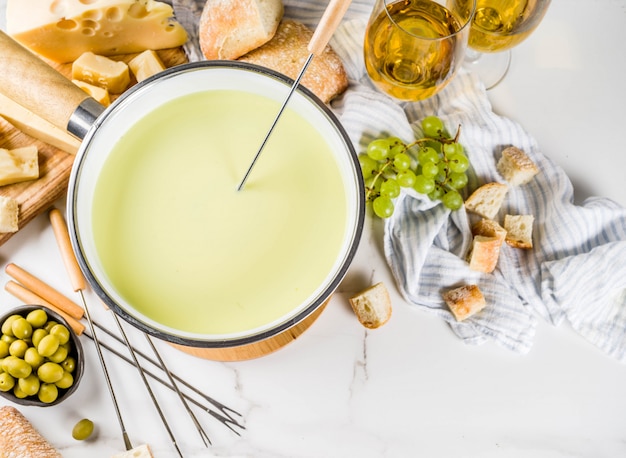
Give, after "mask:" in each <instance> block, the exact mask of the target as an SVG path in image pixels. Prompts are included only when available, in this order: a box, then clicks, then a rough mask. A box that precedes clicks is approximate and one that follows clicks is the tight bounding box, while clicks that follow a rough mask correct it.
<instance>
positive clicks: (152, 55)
mask: <svg viewBox="0 0 626 458" xmlns="http://www.w3.org/2000/svg"><path fill="white" fill-rule="evenodd" d="M128 67H129V68H130V71H131V72H133V75H135V78H136V79H137V82H141V81H143V80H145V79H146V78H149V77H150V76H152V75H156V74H157V73H159V72H162V71H163V70H165V65H163V62H162V61H161V59H160V58H159V55H158V54H157V53H156V52H154V51H153V50H152V49H148V50H146V51H144V52H142V53H141V54H139V55H138V56H137V57H134V58H133V59H132V60H131V61H130V62H128Z"/></svg>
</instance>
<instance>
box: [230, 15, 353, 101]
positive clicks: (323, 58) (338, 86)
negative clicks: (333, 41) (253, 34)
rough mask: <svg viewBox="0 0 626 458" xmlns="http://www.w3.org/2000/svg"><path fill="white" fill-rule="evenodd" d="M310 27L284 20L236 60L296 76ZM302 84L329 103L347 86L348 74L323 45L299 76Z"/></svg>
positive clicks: (338, 59)
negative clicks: (271, 33) (258, 45)
mask: <svg viewBox="0 0 626 458" xmlns="http://www.w3.org/2000/svg"><path fill="white" fill-rule="evenodd" d="M312 36H313V31H312V30H311V29H309V28H308V27H306V26H305V25H304V24H302V23H300V22H296V21H291V20H284V21H282V22H281V23H280V25H279V26H278V30H277V31H276V34H275V35H274V37H273V38H272V39H271V40H270V41H269V42H267V43H266V44H264V45H263V46H261V47H260V48H258V49H255V50H254V51H251V52H249V53H248V54H246V55H245V56H243V57H241V58H240V59H239V60H241V61H244V62H250V63H253V64H257V65H261V66H263V67H267V68H270V69H272V70H275V71H277V72H280V73H282V74H284V75H287V76H288V77H290V78H291V79H296V77H297V76H298V73H300V70H301V69H302V66H303V65H304V63H305V62H306V60H307V58H308V57H309V55H310V51H309V50H308V45H309V42H310V41H311V37H312ZM301 84H302V85H303V86H304V87H306V88H307V89H309V90H310V91H311V92H313V93H314V94H315V95H316V96H318V97H319V98H320V99H321V100H322V102H324V103H328V102H330V101H331V100H332V99H333V98H335V97H337V96H338V95H340V94H341V93H343V92H344V91H345V90H346V89H347V88H348V77H347V74H346V71H345V68H344V66H343V62H341V59H340V58H339V56H338V55H337V54H336V53H335V51H334V50H333V49H332V48H331V47H330V46H326V48H325V50H324V52H322V53H321V54H319V55H316V56H315V57H314V58H313V59H312V60H311V63H310V64H309V67H308V68H307V71H306V73H305V74H304V76H303V77H302V80H301Z"/></svg>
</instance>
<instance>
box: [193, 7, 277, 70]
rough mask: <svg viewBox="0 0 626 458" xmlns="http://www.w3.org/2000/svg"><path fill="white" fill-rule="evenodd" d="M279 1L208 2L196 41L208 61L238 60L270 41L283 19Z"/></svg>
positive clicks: (201, 18)
mask: <svg viewBox="0 0 626 458" xmlns="http://www.w3.org/2000/svg"><path fill="white" fill-rule="evenodd" d="M283 11H284V9H283V3H282V0H207V2H206V3H205V4H204V8H203V10H202V14H201V15H200V21H199V24H198V40H199V42H200V49H201V50H202V54H204V57H206V58H207V59H237V58H238V57H240V56H243V55H244V54H245V53H247V52H248V51H251V50H253V49H255V48H258V47H259V46H261V45H262V44H264V43H266V42H267V41H269V40H270V39H271V38H272V37H273V36H274V33H276V28H277V27H278V24H279V22H280V20H281V19H282V17H283Z"/></svg>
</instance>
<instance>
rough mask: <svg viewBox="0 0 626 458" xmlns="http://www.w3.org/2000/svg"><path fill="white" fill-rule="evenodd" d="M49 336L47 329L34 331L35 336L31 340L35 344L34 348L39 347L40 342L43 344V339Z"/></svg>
mask: <svg viewBox="0 0 626 458" xmlns="http://www.w3.org/2000/svg"><path fill="white" fill-rule="evenodd" d="M47 335H48V331H46V330H45V329H35V330H34V331H33V336H32V337H31V338H30V339H31V342H32V343H33V347H36V346H38V345H39V342H41V339H43V338H44V337H46V336H47Z"/></svg>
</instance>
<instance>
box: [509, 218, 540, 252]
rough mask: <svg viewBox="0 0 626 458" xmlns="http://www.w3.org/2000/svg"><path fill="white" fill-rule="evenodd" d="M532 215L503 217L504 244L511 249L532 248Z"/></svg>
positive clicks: (533, 219)
mask: <svg viewBox="0 0 626 458" xmlns="http://www.w3.org/2000/svg"><path fill="white" fill-rule="evenodd" d="M534 221H535V217H534V216H533V215H505V217H504V229H506V231H507V232H506V243H508V244H509V245H510V246H512V247H513V248H524V249H530V248H532V247H533V223H534Z"/></svg>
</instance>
